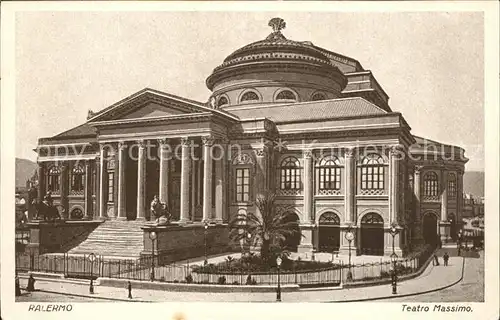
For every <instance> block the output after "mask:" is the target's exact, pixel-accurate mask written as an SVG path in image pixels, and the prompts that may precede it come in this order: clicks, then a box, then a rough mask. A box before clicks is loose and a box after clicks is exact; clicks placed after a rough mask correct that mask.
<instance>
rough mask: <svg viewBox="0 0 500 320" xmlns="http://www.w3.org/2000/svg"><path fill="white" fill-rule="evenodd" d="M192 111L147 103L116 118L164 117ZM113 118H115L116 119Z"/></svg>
mask: <svg viewBox="0 0 500 320" xmlns="http://www.w3.org/2000/svg"><path fill="white" fill-rule="evenodd" d="M189 113H192V112H190V110H179V109H178V108H172V107H169V106H164V105H160V104H157V103H154V102H152V103H149V104H146V105H144V106H141V107H139V108H136V109H134V110H132V111H131V112H129V113H127V114H124V115H122V116H120V117H119V118H118V119H120V120H121V119H139V118H150V117H164V116H176V115H180V114H189ZM118 119H115V120H118Z"/></svg>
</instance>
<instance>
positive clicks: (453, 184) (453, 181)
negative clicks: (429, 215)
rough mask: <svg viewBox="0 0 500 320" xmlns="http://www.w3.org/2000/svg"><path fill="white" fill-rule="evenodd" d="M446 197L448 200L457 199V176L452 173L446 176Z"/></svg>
mask: <svg viewBox="0 0 500 320" xmlns="http://www.w3.org/2000/svg"><path fill="white" fill-rule="evenodd" d="M448 197H449V198H450V199H455V198H456V197H457V176H456V175H455V174H454V173H450V174H449V175H448Z"/></svg>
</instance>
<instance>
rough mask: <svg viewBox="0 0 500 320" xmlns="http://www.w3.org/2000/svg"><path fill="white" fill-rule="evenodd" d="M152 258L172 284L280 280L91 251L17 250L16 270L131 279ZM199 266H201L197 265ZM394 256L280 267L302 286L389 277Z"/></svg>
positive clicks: (401, 266) (273, 275)
mask: <svg viewBox="0 0 500 320" xmlns="http://www.w3.org/2000/svg"><path fill="white" fill-rule="evenodd" d="M433 251H434V248H432V247H427V248H426V249H425V250H424V251H422V252H420V253H419V254H416V255H414V256H411V257H408V258H405V259H400V260H398V262H397V264H396V271H397V273H398V274H399V275H404V274H410V273H414V272H416V271H417V270H419V268H420V267H422V266H423V265H424V263H425V262H426V261H427V259H428V258H429V257H430V255H431V254H432V252H433ZM153 261H154V278H153V279H154V280H155V281H164V282H173V283H210V284H234V285H244V284H254V285H276V284H277V281H278V273H277V269H276V268H273V269H270V270H268V271H265V272H256V271H253V270H250V269H245V268H241V269H239V270H230V271H228V268H227V267H224V266H221V265H215V266H214V265H210V270H206V269H205V270H204V268H200V267H199V266H198V265H192V264H191V265H190V264H189V261H186V262H185V263H183V264H176V263H171V264H166V265H158V261H157V257H155V260H153V258H152V257H142V258H140V259H112V258H109V257H103V256H95V259H94V260H93V261H91V260H90V259H89V255H78V256H76V255H68V254H41V255H35V254H28V253H17V254H16V271H18V272H28V271H32V272H33V271H34V272H45V273H55V274H62V275H64V276H65V277H77V278H86V279H90V278H91V277H92V278H94V279H95V278H97V277H107V278H115V279H129V280H142V281H147V280H151V278H152V277H151V274H152V271H153ZM195 266H198V267H195ZM392 267H393V265H392V262H391V261H380V262H375V263H363V264H351V265H347V264H332V265H331V266H328V267H324V268H322V269H315V270H292V271H285V270H283V271H281V272H280V281H281V283H282V284H284V285H285V284H297V285H300V286H319V285H325V286H326V285H330V286H335V285H339V284H340V283H341V282H346V281H370V280H376V279H383V278H386V277H389V276H390V272H391V268H392Z"/></svg>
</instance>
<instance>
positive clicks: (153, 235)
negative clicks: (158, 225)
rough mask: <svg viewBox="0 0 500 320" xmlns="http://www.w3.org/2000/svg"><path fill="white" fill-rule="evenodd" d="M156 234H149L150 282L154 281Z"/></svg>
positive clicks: (152, 232)
mask: <svg viewBox="0 0 500 320" xmlns="http://www.w3.org/2000/svg"><path fill="white" fill-rule="evenodd" d="M156 237H157V235H156V232H154V231H151V232H150V233H149V239H151V281H155V240H156Z"/></svg>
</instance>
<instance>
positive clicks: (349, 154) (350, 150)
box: [344, 147, 356, 158]
mask: <svg viewBox="0 0 500 320" xmlns="http://www.w3.org/2000/svg"><path fill="white" fill-rule="evenodd" d="M344 154H345V157H346V158H354V156H355V155H356V148H354V147H348V148H345V149H344Z"/></svg>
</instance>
